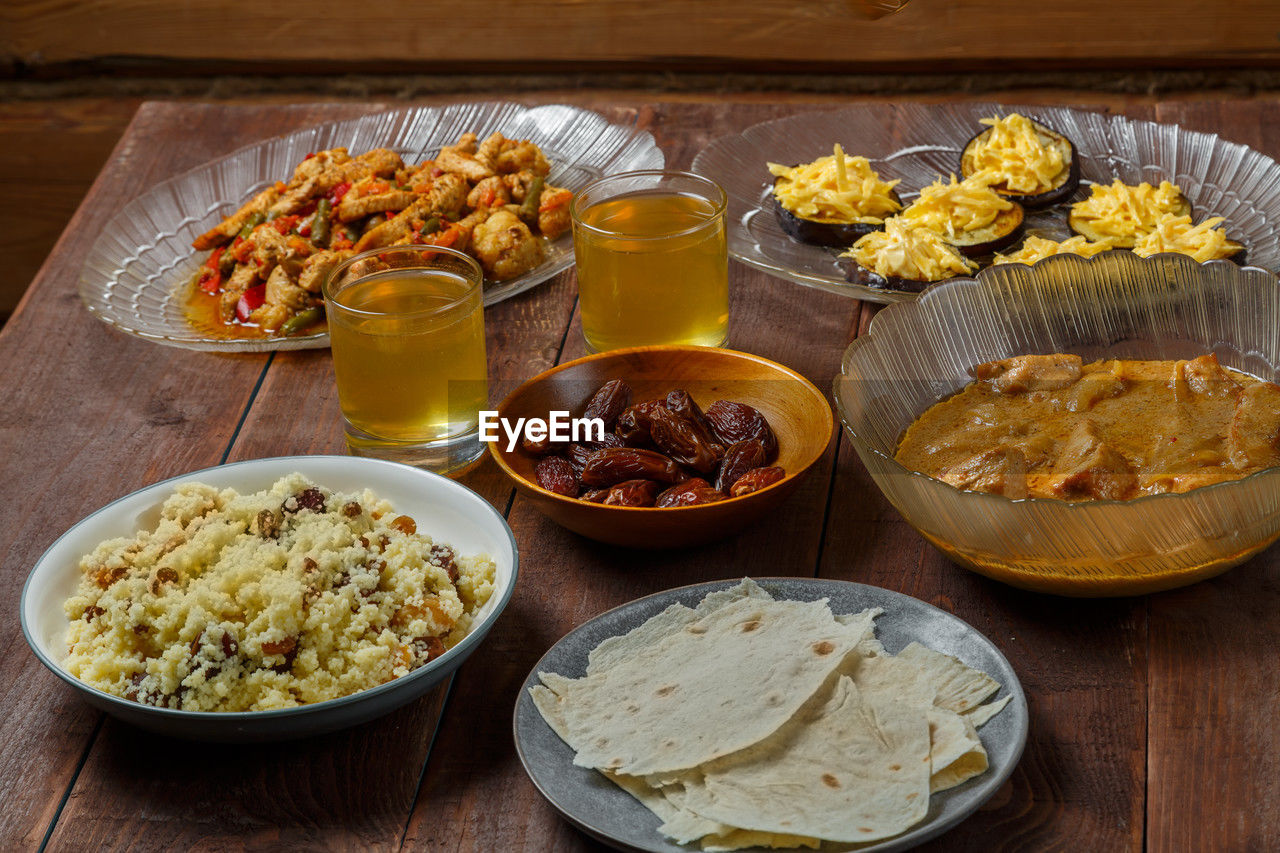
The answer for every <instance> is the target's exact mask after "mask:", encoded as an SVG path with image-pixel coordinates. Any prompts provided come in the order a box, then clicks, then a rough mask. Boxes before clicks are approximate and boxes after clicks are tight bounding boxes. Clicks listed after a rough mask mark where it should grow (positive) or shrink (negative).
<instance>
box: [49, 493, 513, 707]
mask: <svg viewBox="0 0 1280 853" xmlns="http://www.w3.org/2000/svg"><path fill="white" fill-rule="evenodd" d="M80 568H81V571H82V577H81V581H80V586H79V589H78V590H77V591H76V593H75V594H74V595H73V596H72V597H71V598H70V599H68V600H67V602H66V604H65V605H64V606H65V610H66V613H67V617H68V618H69V619H70V620H71V626H70V629H69V630H68V633H67V644H68V648H69V654H68V656H67V658H66V661H65V664H64V665H65V667H66V669H67V671H68V672H70V673H72V674H73V675H75V676H76V677H78V678H80V679H81V680H82V681H84V682H86V683H88V684H90V685H92V686H93V687H96V688H98V689H99V690H103V691H105V692H107V693H111V694H113V695H116V696H122V697H125V698H128V699H132V700H134V701H137V702H141V703H144V704H148V705H156V706H160V707H167V708H181V709H183V710H187V711H261V710H267V709H271V708H287V707H292V706H295V705H302V704H308V703H312V702H321V701H324V700H326V699H334V698H337V697H339V696H346V695H349V694H351V693H356V692H358V691H360V690H366V689H368V688H370V687H376V686H377V685H379V684H382V683H384V682H387V681H390V680H392V679H394V678H398V677H399V676H402V675H405V674H406V673H408V672H410V671H411V670H413V669H415V668H417V667H419V666H421V665H422V664H424V663H426V662H427V661H429V660H431V659H433V658H435V657H437V656H439V655H440V654H442V653H443V652H444V651H445V650H447V649H448V648H450V647H452V646H453V645H454V644H456V643H457V642H458V641H459V640H461V639H462V637H464V636H465V635H466V633H467V631H468V630H469V629H470V627H471V623H472V619H473V616H474V614H475V612H476V610H477V609H479V608H480V607H481V606H483V604H484V603H485V602H486V601H487V600H488V598H489V596H490V594H491V593H492V592H493V582H494V564H493V562H492V561H491V560H490V559H489V558H488V557H486V556H463V555H461V554H458V553H457V552H455V551H454V549H453V548H451V547H450V546H449V545H446V544H444V543H440V542H433V541H432V539H431V538H430V537H429V536H426V535H424V534H421V533H418V532H416V524H415V522H414V520H413V519H411V518H409V517H408V516H404V515H400V514H398V513H396V512H395V510H393V509H392V508H391V506H390V505H389V504H388V503H387V502H386V501H384V500H380V499H379V498H378V497H376V496H375V495H374V494H373V493H372V492H370V491H368V490H365V491H364V492H363V493H358V494H339V493H336V492H331V491H329V490H327V489H324V488H322V487H320V486H317V485H315V484H314V483H311V482H309V481H308V480H307V479H306V478H305V477H303V476H302V475H301V474H292V475H290V476H288V477H284V478H282V479H281V480H279V481H278V482H277V483H276V484H275V485H274V486H272V487H271V488H270V489H267V490H265V491H261V492H257V493H254V494H250V495H241V494H237V493H236V492H235V491H234V490H231V489H222V490H219V489H216V488H213V487H211V486H207V485H203V484H200V483H185V484H183V485H180V486H178V487H177V489H176V490H175V493H174V494H173V495H172V496H170V497H169V498H168V499H167V500H166V501H165V502H164V506H163V508H162V510H161V513H160V521H159V523H158V525H157V526H156V527H155V528H154V529H151V530H144V531H141V532H139V533H138V534H137V535H136V536H134V537H133V538H120V539H112V540H109V541H107V542H103V543H102V544H100V545H99V546H98V547H97V548H96V549H95V550H94V551H93V553H92V554H89V555H87V556H86V557H84V558H83V559H82V560H81V562H80Z"/></svg>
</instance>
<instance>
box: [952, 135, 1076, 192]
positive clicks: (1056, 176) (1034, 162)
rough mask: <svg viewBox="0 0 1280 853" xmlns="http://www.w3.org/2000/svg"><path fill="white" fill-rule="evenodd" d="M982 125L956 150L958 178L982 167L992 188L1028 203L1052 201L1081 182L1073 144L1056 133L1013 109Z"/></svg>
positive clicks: (968, 175) (1073, 190) (975, 171)
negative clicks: (959, 151)
mask: <svg viewBox="0 0 1280 853" xmlns="http://www.w3.org/2000/svg"><path fill="white" fill-rule="evenodd" d="M982 124H985V125H987V129H986V130H983V131H981V132H980V133H978V134H977V135H975V136H974V137H973V138H972V139H970V140H969V141H968V143H966V144H965V146H964V150H963V151H962V152H961V154H960V174H961V175H962V176H963V177H965V178H968V177H970V176H972V175H976V174H978V173H979V172H987V173H989V174H990V175H991V176H992V177H991V187H992V189H994V190H995V191H996V192H998V193H1000V195H1002V196H1005V197H1006V198H1009V199H1012V200H1013V201H1016V202H1018V203H1019V204H1021V205H1022V206H1023V207H1030V208H1038V207H1048V206H1049V205H1051V204H1057V203H1058V202H1060V201H1063V200H1064V199H1066V198H1067V197H1068V196H1070V195H1071V194H1072V193H1073V192H1075V190H1076V187H1077V186H1079V185H1080V161H1079V158H1077V157H1076V149H1075V146H1074V145H1073V144H1072V143H1071V140H1069V139H1067V138H1066V137H1065V136H1063V135H1062V134H1061V133H1058V132H1057V131H1056V130H1052V129H1050V128H1047V127H1045V126H1044V125H1042V124H1040V123H1039V122H1035V121H1032V120H1031V119H1029V118H1027V117H1026V116H1022V115H1019V114H1018V113H1009V115H1007V116H1005V117H1004V118H984V119H982Z"/></svg>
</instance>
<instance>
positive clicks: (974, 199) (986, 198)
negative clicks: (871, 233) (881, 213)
mask: <svg viewBox="0 0 1280 853" xmlns="http://www.w3.org/2000/svg"><path fill="white" fill-rule="evenodd" d="M991 177H992V176H991V174H990V173H989V172H979V173H978V174H976V175H973V176H972V177H969V178H965V179H964V180H963V181H959V182H957V181H956V176H955V175H952V176H951V180H950V182H946V183H944V182H943V180H942V178H939V179H938V180H936V181H934V182H933V183H932V184H930V185H929V186H927V187H925V188H924V189H922V190H920V196H919V197H918V198H917V199H916V200H915V201H913V202H912V203H911V204H910V205H909V206H908V207H907V209H906V210H904V211H902V213H900V214H899V215H898V218H899V219H901V220H902V221H903V223H904V224H906V225H908V226H910V227H913V228H928V229H929V230H930V231H933V232H935V233H937V234H938V236H940V237H942V239H943V240H945V241H946V242H948V243H950V244H951V245H952V246H955V247H956V248H957V249H959V250H960V252H961V253H963V254H965V255H967V256H969V257H973V256H976V255H985V254H987V253H988V252H994V251H996V250H997V249H1003V248H1004V247H1005V246H1008V245H1009V244H1011V243H1013V242H1014V241H1015V240H1017V239H1018V237H1019V235H1021V234H1022V222H1023V212H1022V206H1021V205H1019V204H1015V203H1014V202H1012V201H1009V200H1008V199H1007V198H1003V197H1002V196H1001V195H1000V194H999V193H997V192H996V191H995V190H993V189H992V188H991V186H990V179H991Z"/></svg>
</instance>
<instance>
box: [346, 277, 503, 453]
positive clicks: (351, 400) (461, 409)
mask: <svg viewBox="0 0 1280 853" xmlns="http://www.w3.org/2000/svg"><path fill="white" fill-rule="evenodd" d="M468 290H472V292H471V293H470V294H468ZM329 337H330V342H331V346H332V348H333V370H334V373H335V374H336V376H337V380H338V400H339V403H340V405H341V406H342V413H343V414H344V415H345V416H346V418H347V420H348V421H350V422H351V424H352V425H353V426H355V427H357V428H359V429H361V430H363V431H364V432H366V433H369V434H370V435H372V436H377V437H380V438H385V439H391V440H395V441H435V440H438V439H446V438H448V437H450V436H456V435H460V434H463V433H466V432H467V431H469V430H473V429H475V428H476V425H477V421H478V417H479V411H480V410H481V409H482V408H484V407H485V406H486V405H487V403H488V383H487V374H486V368H485V345H484V314H483V309H482V307H481V302H480V292H479V288H474V289H473V288H472V287H471V285H470V284H469V283H468V282H467V281H466V279H464V278H463V277H462V276H459V275H455V274H452V273H448V272H442V271H437V270H413V269H410V270H392V271H388V272H383V273H377V274H374V275H371V276H368V277H367V278H363V279H360V280H358V281H356V282H355V283H353V284H350V285H347V286H345V287H344V288H343V289H342V290H341V291H340V292H339V293H337V294H336V296H335V298H334V299H333V300H331V304H330V307H329Z"/></svg>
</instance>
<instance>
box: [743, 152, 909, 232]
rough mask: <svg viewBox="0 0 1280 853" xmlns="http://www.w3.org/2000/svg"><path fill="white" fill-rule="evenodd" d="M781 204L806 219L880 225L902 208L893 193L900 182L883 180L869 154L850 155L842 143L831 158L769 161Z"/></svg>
mask: <svg viewBox="0 0 1280 853" xmlns="http://www.w3.org/2000/svg"><path fill="white" fill-rule="evenodd" d="M768 166H769V172H770V173H771V174H773V176H774V177H777V178H781V179H782V180H780V181H778V182H776V183H775V184H774V188H773V193H774V195H775V196H776V197H777V199H778V201H779V203H781V204H782V206H783V207H785V208H786V209H787V210H789V211H791V212H792V213H794V214H795V215H796V216H799V217H802V218H804V219H815V220H819V221H833V222H860V223H866V224H869V225H879V224H880V223H882V222H884V220H885V218H886V217H889V216H892V215H893V214H895V213H897V212H898V211H899V210H901V209H902V205H901V204H900V203H899V202H898V201H897V200H896V199H895V198H894V197H893V196H892V195H891V191H892V190H893V188H894V187H895V186H896V185H897V184H898V182H897V181H882V180H880V176H879V175H878V174H876V172H875V170H874V169H872V168H871V163H870V162H869V161H868V160H867V158H866V157H850V156H848V155H846V154H845V153H844V151H843V150H842V149H841V148H840V145H839V144H836V146H835V152H834V154H832V156H830V157H819V158H818V159H817V160H814V161H813V162H812V163H804V164H801V165H799V166H783V165H781V164H779V163H769V164H768Z"/></svg>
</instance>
